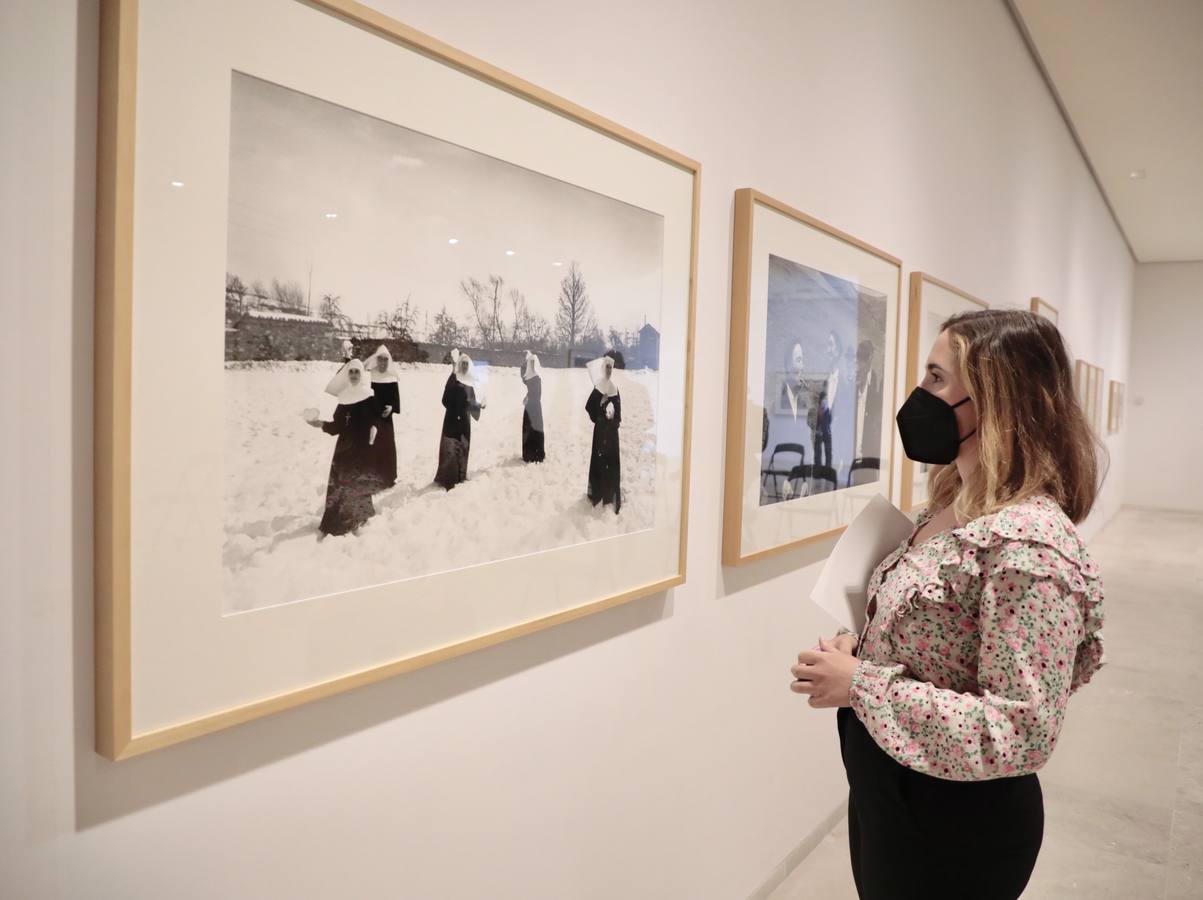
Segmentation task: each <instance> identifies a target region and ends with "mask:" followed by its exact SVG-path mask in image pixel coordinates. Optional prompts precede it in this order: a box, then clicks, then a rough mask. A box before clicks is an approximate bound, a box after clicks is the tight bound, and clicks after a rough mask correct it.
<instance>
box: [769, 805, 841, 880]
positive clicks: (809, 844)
mask: <svg viewBox="0 0 1203 900" xmlns="http://www.w3.org/2000/svg"><path fill="white" fill-rule="evenodd" d="M847 812H848V804H847V803H846V802H842V803H840V804H838V805H837V806H836V807H835V808H834V809H833V810H832V811H831V812H829V813H828V814H827V815H826V816H825V817H824V819H823V821H822V822H820V823H819V824H818V825H817V826H816V827H815V829H814V830H813V831H811V833H810V834H808V835H807V836H806V837H804V838H803V839H802V842H801V843H800V844H798V845H797V846H796V847H794V849H793V850H791V851H790V852H789V853H787V854H786V855H785V859H783V860H781V862H779V863H777V865H776V866H774V867H773V871H772V872H770V873H769V877H768V878H766V879H765V880H764V882H763V883H762V884H761V885H760V887H758V888H757V889H756V890H755V891H753V892H752V893H751V894H749V895H748V900H768V898H769V897H770V896H772V893H773V891H775V890H777V888H779V887H781V884H782V882H784V881H785V879H787V878H789V876H790V873H791V872H793V871H794V869H796V868H798V866H799V865H801V864H802V860H804V859H806V857H807V856H809V855H810V854H811V851H813V850H814V849H815V847H817V846H819V842H820V841H822V840H823V838H825V837H827V835H828V834H830V833H831V829H833V828H835V826H836V823H837V822H839V820H840V819H842V818H843V817H844V816H845V815H846V814H847Z"/></svg>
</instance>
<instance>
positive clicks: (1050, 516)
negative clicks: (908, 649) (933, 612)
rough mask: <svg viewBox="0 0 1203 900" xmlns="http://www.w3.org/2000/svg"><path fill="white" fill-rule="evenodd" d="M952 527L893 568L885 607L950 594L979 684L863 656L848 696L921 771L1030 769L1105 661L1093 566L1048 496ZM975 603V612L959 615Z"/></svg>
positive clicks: (974, 773)
mask: <svg viewBox="0 0 1203 900" xmlns="http://www.w3.org/2000/svg"><path fill="white" fill-rule="evenodd" d="M952 535H953V536H954V538H955V540H951V541H948V542H947V543H948V545H949V546H948V549H947V552H945V553H941V554H940V555H939V557H938V558H932V559H927V560H926V561H925V560H924V558H923V557H922V555H920V558H919V560H918V562H917V563H915V564H913V565H912V570H913V571H906V572H903V573H901V574H900V575H899V576H898V577H899V578H901V579H902V582H901V584H900V585H891V587H892V590H891V594H892V595H893V600H892V602H891V603H890V604H889V606H888V608H887V609H885V610H883V612H885V613H886V614H887V615H888V616H889V617H890V618H894V617H900V616H904V615H906V613H907V612H908V611H909V610H911V609H913V608H914V607H915V606H917V605H919V604H927V603H930V604H936V605H947V606H948V607H949V608H952V607H953V606H955V607H956V608H957V610H958V611H957V612H956V614H957V615H958V616H960V617H961V618H960V620H959V622H958V624H959V625H964V624H968V626H969V627H970V628H975V629H976V631H977V632H978V636H979V638H980V645H979V649H978V658H977V660H976V665H975V668H976V682H977V687H978V689H977V690H975V691H956V690H951V689H947V688H940V687H937V686H936V685H935V684H933V683H931V682H930V681H923V680H920V679H917V678H914V677H911V676H912V675H913V673H912V672H910V671H908V669H907V666H906V665H903V664H900V663H896V662H890V663H886V664H879V663H876V662H873V661H871V660H868V659H862V660H861V661H860V663H859V664H858V666H857V670H856V672H855V673H854V675H853V679H852V690H851V692H850V702H851V705H852V707H853V709H854V711H855V712H856V713H857V716H858V717H859V718H860V719H861V721H862V722H864V724H865V726H866V728H867V729H868V731H869V733H870V734H871V735H872V736H873V738H874V740H875V741H876V742H877V744H878V745H879V746H880V747H882V749H883V750H885V751H886V752H887V753H889V754H890V755H891V756H893V757H894V758H895V759H897V760H898V761H899V762H901V763H902V764H903V765H906V766H908V767H910V768H913V769H915V770H917V771H921V772H926V773H929V774H932V775H935V776H937V777H942V778H947V779H951V780H958V781H970V780H982V779H988V778H998V777H1005V776H1010V775H1020V774H1025V773H1027V772H1033V771H1036V770H1037V769H1039V768H1040V767H1041V766H1042V765H1043V764H1044V762H1045V761H1046V760H1047V758H1048V756H1049V755H1050V754H1051V752H1052V749H1053V747H1054V746H1055V744H1056V741H1057V738H1058V735H1059V733H1060V728H1061V722H1062V720H1063V716H1064V711H1065V707H1066V703H1067V701H1068V697H1069V696H1070V694H1071V693H1072V692H1073V691H1074V690H1076V689H1077V688H1078V687H1080V686H1081V685H1083V684H1085V683H1086V682H1087V681H1089V680H1090V677H1091V676H1092V675H1093V674H1094V672H1095V671H1097V670H1098V668H1099V667H1100V666H1101V665H1102V664H1103V661H1104V660H1103V647H1102V634H1101V631H1102V624H1103V611H1102V596H1103V595H1102V588H1101V586H1100V583H1099V573H1098V567H1097V565H1096V564H1095V563H1094V561H1093V560H1092V559H1090V557H1089V554H1088V553H1087V552H1086V550H1085V548H1084V547H1083V546H1082V544H1081V541H1080V539H1079V538H1078V537H1077V534H1076V532H1074V530H1073V526H1072V524H1071V523H1070V522H1069V520H1068V519H1067V518H1066V517H1065V515H1064V513H1062V512H1061V510H1060V508H1059V507H1057V506H1056V504H1055V502H1054V501H1052V500H1051V498H1035V499H1033V500H1029V501H1026V502H1024V503H1021V504H1016V505H1015V506H1014V507H1011V508H1008V509H1005V510H1003V511H1001V512H1000V513H998V514H995V515H993V516H986V517H982V518H981V519H976V520H974V521H973V522H970V523H969V524H968V525H966V526H964V527H962V528H958V529H954V531H953V532H952ZM909 561H910V558H909V557H903V559H902V560H901V562H902V563H908V562H909ZM925 566H926V567H928V570H925V569H924V567H925ZM970 608H972V609H974V610H975V612H976V615H975V617H974V618H975V621H973V620H966V619H965V618H964V616H965V612H964V611H965V610H967V609H970ZM967 662H968V661H967Z"/></svg>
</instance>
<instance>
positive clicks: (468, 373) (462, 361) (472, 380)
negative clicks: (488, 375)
mask: <svg viewBox="0 0 1203 900" xmlns="http://www.w3.org/2000/svg"><path fill="white" fill-rule="evenodd" d="M455 380H456V381H458V382H459V383H460V384H463V385H467V386H468V387H475V386H476V376H475V374H474V373H473V371H472V357H470V356H469V355H468V354H467V353H458V354H456V356H455Z"/></svg>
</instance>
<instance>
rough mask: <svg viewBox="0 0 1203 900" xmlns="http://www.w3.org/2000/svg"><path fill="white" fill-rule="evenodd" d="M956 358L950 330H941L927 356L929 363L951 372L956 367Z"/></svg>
mask: <svg viewBox="0 0 1203 900" xmlns="http://www.w3.org/2000/svg"><path fill="white" fill-rule="evenodd" d="M954 363H955V360H954V359H953V355H952V342H951V341H949V339H948V332H947V331H941V332H940V334H939V336H938V337H937V338H936V341H935V343H934V344H932V347H931V352H930V353H928V356H927V364H928V365H929V366H930V365H936V366H939V367H940V368H941V369H943V370H944V371H945V372H951V371H953V369H954V368H955V365H954Z"/></svg>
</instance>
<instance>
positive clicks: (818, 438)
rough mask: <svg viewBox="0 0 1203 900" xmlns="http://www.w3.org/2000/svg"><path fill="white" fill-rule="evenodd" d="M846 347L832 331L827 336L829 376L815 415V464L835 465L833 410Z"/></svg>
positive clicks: (821, 390) (824, 384) (820, 391)
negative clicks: (832, 448) (832, 441)
mask: <svg viewBox="0 0 1203 900" xmlns="http://www.w3.org/2000/svg"><path fill="white" fill-rule="evenodd" d="M843 352H844V347H843V341H841V340H840V336H839V335H838V334H837V333H836V332H835V331H832V332H830V333H829V334H828V335H827V363H828V364H827V376H826V378H825V379H824V381H823V384H822V387H821V388H820V389H819V398H818V403H817V404H816V407H815V415H814V425H813V429H814V464H815V467H816V468H817V467H819V466H832V465H834V463H833V461H832V458H831V428H832V424H833V423H832V419H833V415H832V410H833V409H834V408H835V404H836V400H837V398H838V397H839V392H840V387H841V386H840V357H841V356H842V355H843Z"/></svg>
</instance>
